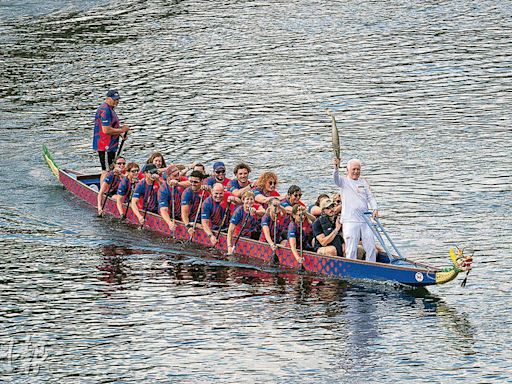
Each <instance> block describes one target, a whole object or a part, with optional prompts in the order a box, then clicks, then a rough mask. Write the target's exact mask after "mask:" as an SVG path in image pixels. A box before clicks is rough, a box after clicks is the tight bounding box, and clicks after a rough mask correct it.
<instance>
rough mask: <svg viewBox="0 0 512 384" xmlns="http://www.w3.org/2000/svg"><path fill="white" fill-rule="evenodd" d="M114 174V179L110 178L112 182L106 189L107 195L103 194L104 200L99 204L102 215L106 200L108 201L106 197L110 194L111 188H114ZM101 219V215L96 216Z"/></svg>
mask: <svg viewBox="0 0 512 384" xmlns="http://www.w3.org/2000/svg"><path fill="white" fill-rule="evenodd" d="M116 177H117V176H116V174H115V173H114V177H113V178H112V182H111V183H110V185H109V187H108V191H107V193H105V199H104V200H103V203H102V204H101V212H102V213H103V210H104V209H105V205H106V204H107V200H108V195H109V194H110V192H112V187H113V186H114V184H115V181H116ZM98 216H100V217H101V213H100V214H99V215H98Z"/></svg>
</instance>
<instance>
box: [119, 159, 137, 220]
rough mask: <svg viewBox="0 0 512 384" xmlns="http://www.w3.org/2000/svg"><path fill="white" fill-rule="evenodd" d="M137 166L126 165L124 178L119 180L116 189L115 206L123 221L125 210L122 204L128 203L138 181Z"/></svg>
mask: <svg viewBox="0 0 512 384" xmlns="http://www.w3.org/2000/svg"><path fill="white" fill-rule="evenodd" d="M139 170H140V168H139V165H138V164H137V163H128V165H127V166H126V176H124V177H122V178H121V182H120V183H119V187H118V188H117V196H116V206H117V211H118V212H119V216H120V217H121V219H124V215H125V209H124V208H123V203H127V204H129V203H130V200H131V195H132V194H133V191H134V190H135V186H136V184H137V183H138V181H139V178H138V174H139Z"/></svg>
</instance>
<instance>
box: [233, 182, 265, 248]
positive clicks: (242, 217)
mask: <svg viewBox="0 0 512 384" xmlns="http://www.w3.org/2000/svg"><path fill="white" fill-rule="evenodd" d="M242 204H243V205H242V206H240V207H238V208H237V209H235V212H234V213H233V216H231V220H230V223H229V228H228V236H227V244H228V254H231V253H233V251H234V244H235V241H234V238H235V237H236V238H238V237H240V236H243V237H248V238H252V239H254V240H258V239H259V237H260V228H261V216H263V215H264V214H265V210H264V209H263V207H262V206H260V205H259V204H255V202H254V193H253V192H252V191H247V192H245V193H244V194H243V195H242Z"/></svg>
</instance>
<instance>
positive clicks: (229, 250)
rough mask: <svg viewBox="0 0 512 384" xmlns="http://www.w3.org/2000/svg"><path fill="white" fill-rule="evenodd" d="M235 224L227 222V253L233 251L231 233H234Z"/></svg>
mask: <svg viewBox="0 0 512 384" xmlns="http://www.w3.org/2000/svg"><path fill="white" fill-rule="evenodd" d="M235 228H236V225H235V224H233V223H229V228H228V235H227V243H228V253H233V251H234V249H233V235H234V233H235Z"/></svg>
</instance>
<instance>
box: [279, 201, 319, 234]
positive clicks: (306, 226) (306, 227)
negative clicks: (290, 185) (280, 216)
mask: <svg viewBox="0 0 512 384" xmlns="http://www.w3.org/2000/svg"><path fill="white" fill-rule="evenodd" d="M297 204H299V205H301V206H303V207H305V206H306V204H304V203H303V202H302V201H300V200H299V202H298V203H297ZM281 207H283V208H286V207H293V205H292V203H291V202H290V200H289V199H288V198H286V199H284V200H282V201H281ZM284 221H285V225H286V228H288V225H290V222H291V221H292V216H291V215H286V216H285V218H284ZM302 227H303V229H304V231H306V233H307V234H308V235H311V233H312V232H311V226H310V225H309V223H308V221H307V220H306V219H304V221H303V223H302Z"/></svg>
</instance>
